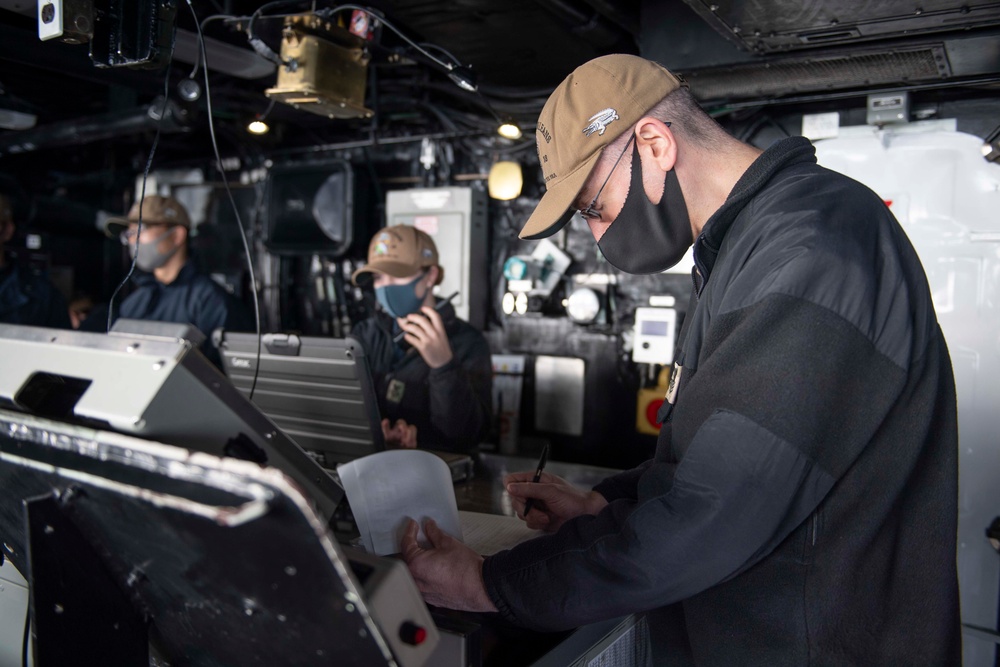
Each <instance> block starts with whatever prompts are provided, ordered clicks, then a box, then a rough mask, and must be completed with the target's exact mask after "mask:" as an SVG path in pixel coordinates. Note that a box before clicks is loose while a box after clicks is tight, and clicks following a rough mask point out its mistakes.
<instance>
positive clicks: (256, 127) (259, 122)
mask: <svg viewBox="0 0 1000 667" xmlns="http://www.w3.org/2000/svg"><path fill="white" fill-rule="evenodd" d="M273 108H274V100H271V101H270V103H269V104H268V105H267V108H266V109H264V113H259V114H257V115H256V116H254V119H253V120H252V121H250V122H249V123H248V124H247V132H249V133H250V134H256V135H258V136H260V135H262V134H267V133H268V132H270V131H271V126H270V125H268V124H267V115H268V114H269V113H271V109H273Z"/></svg>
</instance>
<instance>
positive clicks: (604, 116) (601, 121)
mask: <svg viewBox="0 0 1000 667" xmlns="http://www.w3.org/2000/svg"><path fill="white" fill-rule="evenodd" d="M616 120H618V112H617V111H615V110H614V109H612V108H610V107H608V108H607V109H601V110H600V111H598V112H597V113H595V114H594V115H593V116H591V117H590V118H588V119H587V122H588V123H590V125H588V126H587V127H585V128H583V133H584V134H585V135H587V136H588V137H589V136H590V135H592V134H593V133H594V132H597V134H598V136H602V135H603V134H604V130H606V129H608V125H610V124H611V123H613V122H615V121H616Z"/></svg>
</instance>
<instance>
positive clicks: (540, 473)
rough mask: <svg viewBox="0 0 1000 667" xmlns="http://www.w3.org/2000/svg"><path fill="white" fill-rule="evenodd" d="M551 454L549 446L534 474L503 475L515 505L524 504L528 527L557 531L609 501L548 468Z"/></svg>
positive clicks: (505, 485)
mask: <svg viewBox="0 0 1000 667" xmlns="http://www.w3.org/2000/svg"><path fill="white" fill-rule="evenodd" d="M548 455H549V452H548V447H546V448H545V449H544V450H543V451H542V456H541V458H540V459H539V461H538V468H537V469H536V470H535V473H534V474H533V475H532V473H530V472H527V471H524V472H514V473H510V474H509V475H505V476H504V478H503V483H504V488H505V489H506V490H507V493H509V494H510V496H511V500H512V501H513V505H514V509H515V510H517V508H518V507H523V508H524V509H523V510H521V511H520V512H519V514H520V516H521V518H523V519H524V523H525V524H526V525H527V526H528V528H536V529H540V530H544V531H546V532H549V533H554V532H555V531H557V530H559V528H560V527H561V526H562V525H563V524H564V523H566V522H567V521H569V520H570V519H573V518H575V517H578V516H580V515H582V514H597V513H598V512H600V511H601V510H602V509H604V507H605V506H606V505H607V504H608V501H607V499H605V497H604V496H602V495H601V494H600V493H598V492H597V491H588V490H585V489H581V488H579V487H576V486H574V485H572V484H570V483H569V482H567V481H566V480H565V479H563V478H562V477H558V476H556V475H553V474H552V473H548V472H545V471H544V468H545V463H546V461H547V460H548ZM522 503H523V505H522ZM539 503H544V505H542V504H539ZM532 509H534V510H535V511H534V512H532V511H531V510H532Z"/></svg>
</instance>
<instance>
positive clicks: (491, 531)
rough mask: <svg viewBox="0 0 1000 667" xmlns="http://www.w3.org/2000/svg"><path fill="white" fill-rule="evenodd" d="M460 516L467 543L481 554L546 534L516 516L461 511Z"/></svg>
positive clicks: (490, 554)
mask: <svg viewBox="0 0 1000 667" xmlns="http://www.w3.org/2000/svg"><path fill="white" fill-rule="evenodd" d="M458 518H459V519H460V520H461V522H462V534H463V535H464V536H465V543H466V544H467V545H468V546H469V547H470V548H471V549H472V550H473V551H475V552H476V553H478V554H480V555H481V556H492V555H493V554H495V553H496V552H498V551H503V550H504V549H510V548H511V547H512V546H514V545H515V544H520V543H521V542H524V541H525V540H530V539H531V538H533V537H538V536H539V535H543V534H544V533H543V532H542V531H540V530H532V529H531V528H528V527H527V526H526V525H525V524H524V521H521V520H520V519H518V518H517V517H516V516H502V515H499V514H481V513H479V512H462V511H460V512H459V513H458Z"/></svg>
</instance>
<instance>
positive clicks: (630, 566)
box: [401, 55, 961, 667]
mask: <svg viewBox="0 0 1000 667" xmlns="http://www.w3.org/2000/svg"><path fill="white" fill-rule="evenodd" d="M536 139H537V142H538V155H539V161H540V164H541V168H542V174H543V177H544V179H545V182H546V187H547V191H546V193H545V195H544V196H543V197H542V199H541V202H540V203H539V205H538V207H537V208H536V209H535V211H534V213H533V214H532V215H531V217H530V218H529V219H528V221H527V223H526V224H525V226H524V228H523V229H522V231H521V236H522V237H523V238H541V237H544V236H547V235H549V234H552V233H554V232H556V231H557V230H559V229H560V228H561V227H562V226H563V225H565V224H566V222H567V221H568V220H569V218H570V217H571V216H572V215H574V214H580V215H582V216H583V217H584V218H586V220H587V222H588V223H589V225H590V230H591V233H592V235H593V237H594V239H595V241H596V242H597V245H598V246H599V248H600V250H601V252H602V253H603V254H604V256H605V257H606V258H607V260H608V261H609V262H610V263H611V264H612V265H613V266H615V267H617V268H618V269H619V270H621V271H624V272H627V273H635V274H643V273H646V274H648V273H656V272H660V271H663V270H665V269H667V268H669V267H670V266H673V265H674V264H676V263H677V262H678V261H679V260H680V259H681V257H682V256H683V255H684V253H685V252H686V251H687V250H688V248H690V247H691V246H692V244H693V245H694V258H695V270H694V276H693V277H694V294H693V298H692V301H691V306H690V307H689V309H688V311H687V313H686V317H685V321H684V326H683V328H682V331H681V334H680V337H679V342H678V345H677V351H676V354H675V362H676V363H675V366H674V368H673V372H672V375H671V381H670V389H669V391H668V393H667V396H666V400H665V401H664V404H663V408H662V409H661V411H660V413H659V415H658V417H659V421H660V422H662V424H663V427H662V429H661V431H660V435H659V439H658V441H657V449H656V453H655V456H654V458H653V459H651V460H650V461H647V462H646V463H644V464H643V465H641V466H639V467H638V468H636V469H634V470H630V471H626V472H624V473H622V474H620V475H617V476H614V477H610V478H608V479H606V480H604V481H602V482H601V483H600V484H598V485H597V486H595V487H594V488H593V489H590V490H587V489H577V488H575V487H573V486H571V485H570V484H568V483H566V482H565V481H564V480H562V479H560V478H558V477H556V476H554V475H550V474H548V473H545V474H543V475H542V476H541V479H540V480H539V482H538V483H532V472H530V471H529V472H525V473H516V474H513V475H509V476H507V478H506V479H505V485H506V490H507V492H508V493H509V494H510V496H511V499H512V504H513V507H514V509H515V510H516V511H517V512H518V513H519V515H520V514H523V512H524V508H525V502H526V500H527V499H529V498H532V499H534V504H533V506H532V509H531V511H530V512H529V513H528V514H527V516H526V517H524V518H525V520H526V522H527V525H528V526H530V527H534V528H541V529H544V530H545V531H546V533H547V534H546V535H544V536H542V537H539V538H536V539H534V540H530V541H528V542H525V543H522V544H519V545H517V546H515V547H513V548H512V549H510V550H507V551H501V552H499V553H497V554H495V555H492V556H489V557H487V558H485V559H484V558H483V557H481V556H480V555H479V554H477V553H474V552H473V551H472V550H470V549H468V548H467V547H465V546H464V545H463V544H461V543H460V542H458V541H457V540H455V539H453V538H452V537H450V536H448V535H445V534H444V533H442V531H441V530H440V529H439V528H438V527H437V526H436V525H434V524H433V522H428V523H427V524H425V526H424V531H425V533H426V535H427V536H428V538H429V540H430V542H431V546H430V547H429V548H425V547H422V546H420V545H419V544H418V543H417V541H416V535H417V524H416V523H415V522H413V521H411V522H410V524H409V525H408V527H407V530H406V534H405V536H404V538H403V541H402V545H401V552H402V554H403V557H404V558H405V560H406V561H407V564H408V565H409V567H410V571H411V573H412V574H413V577H414V580H415V581H416V582H417V584H418V586H419V588H420V590H421V591H422V592H423V594H424V597H425V598H426V599H427V601H428V602H430V603H432V604H435V605H438V606H445V607H451V608H456V609H464V610H471V611H499V612H500V614H501V615H502V616H503V617H504V618H505V619H506V620H507V621H509V622H511V623H515V624H517V625H522V626H526V627H530V628H535V629H539V630H562V629H565V628H570V627H574V626H578V625H583V624H587V623H591V622H595V621H598V620H601V619H610V618H616V617H618V616H622V615H624V614H629V613H642V614H644V615H645V623H646V626H645V627H646V628H647V629H648V635H647V633H645V632H636V635H635V636H636V637H637V638H638V639H641V640H643V641H644V640H645V639H644V638H645V637H646V636H648V638H649V641H650V643H651V646H652V658H653V663H654V664H656V665H689V664H695V665H760V666H768V667H771V666H773V665H807V664H809V665H813V664H815V665H820V664H821V665H857V664H873V665H956V664H960V663H961V657H960V653H961V644H960V641H961V640H960V623H959V613H958V582H957V576H956V567H955V559H956V526H957V444H958V443H957V437H958V435H957V421H956V420H957V416H956V399H955V387H954V380H953V377H952V369H951V363H950V360H949V356H948V350H947V346H946V345H945V342H944V339H943V337H942V334H941V330H940V328H939V327H938V324H937V321H936V318H935V314H934V308H933V304H932V302H931V297H930V292H929V290H928V287H927V281H926V276H925V274H924V271H923V269H922V267H921V265H920V262H919V260H918V258H917V256H916V253H915V252H914V250H913V248H912V246H911V245H910V243H909V241H908V240H907V238H906V235H905V233H904V232H903V230H902V229H901V228H900V226H899V224H898V223H897V222H896V220H895V219H894V218H893V216H892V213H891V212H890V211H889V209H888V208H887V207H886V206H885V204H884V202H883V201H882V200H881V198H880V197H878V196H877V195H876V194H875V193H873V192H871V191H870V190H868V189H867V188H866V187H864V186H863V185H861V184H859V183H857V182H855V181H852V180H851V179H849V178H847V177H845V176H842V175H840V174H837V173H834V172H831V171H828V170H826V169H823V168H822V167H819V166H818V165H817V164H816V158H815V151H814V148H813V146H812V145H811V144H810V143H809V141H808V140H806V139H805V138H802V137H790V138H787V139H783V140H782V141H779V142H777V143H775V144H774V145H772V146H770V147H769V148H767V150H764V151H762V150H760V149H758V148H756V147H753V146H749V145H747V144H743V143H741V142H739V141H737V140H736V139H734V138H733V137H732V136H730V135H729V134H727V133H726V132H725V131H724V130H723V129H722V128H721V127H720V126H719V125H718V124H717V123H716V122H715V121H714V120H713V119H712V118H711V117H710V116H709V115H708V114H706V113H705V112H704V111H703V110H701V109H700V107H699V106H698V105H697V103H696V102H695V101H694V98H693V97H692V95H691V93H690V92H689V91H688V89H687V88H686V87H685V86H684V85H683V84H682V82H681V81H680V80H679V79H678V78H677V77H675V76H674V75H673V74H671V73H670V72H669V71H667V70H666V69H664V68H663V67H661V66H659V65H658V64H656V63H653V62H650V61H648V60H645V59H642V58H638V57H635V56H627V55H611V56H605V57H601V58H597V59H595V60H592V61H590V62H588V63H586V64H584V65H582V66H580V67H579V68H578V69H577V70H576V71H574V72H573V73H572V74H570V76H569V77H567V78H566V79H565V80H564V81H563V82H562V84H560V85H559V87H558V88H556V90H555V91H554V92H553V94H552V95H551V96H550V97H549V99H548V101H547V102H546V104H545V107H544V108H543V110H542V113H541V116H540V118H539V122H538V126H537V132H536ZM644 648H645V647H644V646H637V647H635V650H634V653H633V655H634V656H636V657H637V659H638V656H641V655H644Z"/></svg>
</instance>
